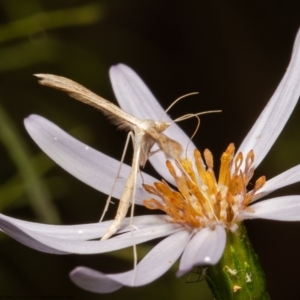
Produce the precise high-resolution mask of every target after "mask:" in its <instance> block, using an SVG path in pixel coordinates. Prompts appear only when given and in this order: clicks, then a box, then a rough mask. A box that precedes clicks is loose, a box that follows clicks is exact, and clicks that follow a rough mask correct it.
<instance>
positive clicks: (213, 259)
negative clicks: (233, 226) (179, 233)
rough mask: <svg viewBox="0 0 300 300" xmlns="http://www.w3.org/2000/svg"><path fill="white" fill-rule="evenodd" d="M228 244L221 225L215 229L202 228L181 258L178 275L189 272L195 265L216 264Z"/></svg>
mask: <svg viewBox="0 0 300 300" xmlns="http://www.w3.org/2000/svg"><path fill="white" fill-rule="evenodd" d="M225 245H226V232H225V230H224V228H223V227H222V226H221V225H217V226H216V228H215V229H214V230H212V229H210V228H208V227H206V228H204V229H202V230H200V231H199V232H198V233H197V234H196V235H195V236H194V237H193V238H192V239H191V240H190V242H189V243H188V245H187V246H186V249H185V250H184V252H183V254H182V257H181V259H180V266H179V270H178V272H177V274H176V275H177V276H178V277H179V276H181V275H183V274H185V273H187V272H189V271H190V270H191V269H192V268H193V267H195V266H201V265H215V264H216V263H218V261H219V260H220V258H221V257H222V254H223V251H224V248H225Z"/></svg>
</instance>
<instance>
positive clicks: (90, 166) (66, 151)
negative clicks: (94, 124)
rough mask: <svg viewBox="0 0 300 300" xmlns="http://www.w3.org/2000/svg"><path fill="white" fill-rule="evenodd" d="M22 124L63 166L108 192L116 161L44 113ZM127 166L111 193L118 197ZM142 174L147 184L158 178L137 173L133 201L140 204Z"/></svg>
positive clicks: (142, 196) (124, 180) (74, 174)
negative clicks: (85, 142) (71, 134)
mask: <svg viewBox="0 0 300 300" xmlns="http://www.w3.org/2000/svg"><path fill="white" fill-rule="evenodd" d="M24 124H25V127H26V129H27V131H28V133H29V134H30V136H31V137H32V139H33V140H34V141H35V142H36V143H37V144H38V146H39V147H40V148H41V149H42V150H43V151H44V152H45V153H46V154H47V155H48V156H50V157H51V158H52V159H53V160H54V161H55V162H56V163H57V164H58V165H60V166H61V167H62V168H63V169H65V170H66V171H67V172H69V173H70V174H72V175H73V176H75V177H76V178H78V179H79V180H81V181H83V182H84V183H86V184H88V185H90V186H91V187H93V188H94V189H96V190H98V191H100V192H103V193H105V194H107V195H108V194H110V193H111V189H112V186H113V182H114V180H115V178H116V176H117V174H116V173H117V170H118V168H119V166H120V162H119V161H117V160H115V159H113V158H111V157H109V156H107V155H105V154H103V153H101V152H99V151H96V150H94V149H93V148H90V147H89V146H87V145H85V144H83V143H81V142H80V141H78V140H76V139H74V138H73V137H72V136H70V135H69V134H67V133H66V132H64V131H63V130H62V129H60V128H59V127H58V126H56V125H55V124H53V123H51V122H50V121H48V120H47V119H45V118H43V117H40V116H37V115H30V116H29V117H28V118H26V119H25V120H24ZM130 169H131V167H129V166H128V165H126V164H123V166H122V170H121V172H120V174H119V176H118V181H117V184H116V186H115V188H114V190H113V192H112V195H113V197H115V198H120V196H121V194H122V191H123V188H124V185H125V182H126V180H127V178H128V174H129V172H130ZM142 177H143V179H144V182H145V183H147V184H152V183H153V182H155V181H157V180H155V178H153V177H151V176H149V175H147V174H145V173H143V174H142V176H137V188H136V200H135V203H136V204H142V201H143V200H145V199H147V198H149V194H148V193H147V192H146V191H145V190H144V189H143V187H142Z"/></svg>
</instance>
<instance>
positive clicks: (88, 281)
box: [70, 267, 123, 294]
mask: <svg viewBox="0 0 300 300" xmlns="http://www.w3.org/2000/svg"><path fill="white" fill-rule="evenodd" d="M106 276H107V275H106V274H103V273H100V272H98V271H95V270H93V269H89V268H86V267H77V268H76V269H74V270H73V271H72V272H71V273H70V278H71V280H72V281H73V282H74V283H75V284H76V285H78V286H79V287H80V288H82V289H84V290H87V291H89V292H94V293H101V294H108V293H112V292H115V291H117V290H119V289H120V288H121V287H123V284H121V283H119V282H117V281H114V280H111V279H110V278H109V277H106Z"/></svg>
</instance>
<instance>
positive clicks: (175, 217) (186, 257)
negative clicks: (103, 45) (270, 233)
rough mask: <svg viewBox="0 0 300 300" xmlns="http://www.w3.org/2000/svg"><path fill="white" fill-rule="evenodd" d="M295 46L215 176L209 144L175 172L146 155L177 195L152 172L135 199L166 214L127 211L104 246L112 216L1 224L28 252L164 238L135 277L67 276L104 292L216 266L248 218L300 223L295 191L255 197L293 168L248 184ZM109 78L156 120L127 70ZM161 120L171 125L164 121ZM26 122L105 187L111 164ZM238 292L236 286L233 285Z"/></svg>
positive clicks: (40, 122) (39, 139) (282, 96)
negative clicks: (173, 271) (270, 92)
mask: <svg viewBox="0 0 300 300" xmlns="http://www.w3.org/2000/svg"><path fill="white" fill-rule="evenodd" d="M299 43H300V33H298V35H297V37H296V42H295V45H294V50H293V55H292V58H291V62H290V64H289V66H288V69H287V71H286V73H285V75H284V77H283V79H282V81H281V83H280V84H279V86H278V88H277V90H276V91H275V93H274V95H273V96H272V98H271V99H270V101H269V103H268V104H267V106H266V108H265V109H264V110H263V112H262V113H261V115H260V116H259V118H258V120H257V121H256V123H255V124H254V126H253V128H252V129H251V130H250V132H249V133H248V135H247V136H246V138H245V140H244V141H243V143H242V145H241V146H240V148H239V149H238V151H237V152H236V154H235V155H234V146H233V144H231V145H229V147H228V148H227V150H226V151H225V152H224V154H223V156H222V159H221V167H220V172H219V176H218V179H217V178H216V176H215V174H214V172H213V160H212V154H211V153H210V152H209V151H208V150H206V151H205V152H204V162H205V164H206V167H205V166H204V165H203V163H202V161H201V158H200V152H198V151H197V150H195V147H194V146H193V145H191V146H190V147H189V148H188V149H189V150H188V154H187V158H185V159H182V160H181V161H180V162H179V163H178V167H179V170H180V171H179V170H178V168H177V169H175V168H174V166H173V165H172V163H170V162H168V163H167V168H164V165H165V158H164V156H163V154H156V155H153V156H152V157H150V162H151V164H152V165H153V166H154V167H155V169H156V170H157V172H158V173H159V174H160V175H161V176H163V178H165V180H166V181H168V182H170V183H171V184H173V185H175V186H177V187H178V191H175V190H173V189H172V188H171V187H169V185H168V184H167V183H166V181H163V182H160V183H157V182H156V181H157V180H156V179H154V178H153V177H151V176H149V175H147V174H143V178H144V182H145V183H147V185H144V186H143V185H142V182H141V180H140V177H138V182H137V190H136V199H135V204H137V205H142V204H144V205H146V206H147V207H148V208H158V209H161V210H163V211H165V212H166V214H165V215H151V216H137V217H134V219H133V224H134V226H135V229H134V230H133V231H131V227H130V226H129V223H130V220H129V218H127V219H125V220H124V222H123V224H122V226H121V228H120V229H119V230H118V232H117V233H118V235H116V236H114V237H112V238H110V239H109V240H105V241H101V242H100V241H99V240H98V239H99V238H100V237H101V236H102V235H103V234H104V233H105V232H106V230H107V228H108V227H109V225H110V224H111V222H112V221H107V222H102V223H94V224H85V225H74V226H55V225H43V224H37V223H31V222H25V221H21V220H17V219H13V218H10V217H7V216H4V215H0V228H1V230H2V231H4V232H5V233H6V234H8V235H10V236H11V237H13V238H15V239H16V240H18V241H19V242H21V243H23V244H25V245H27V246H29V247H31V248H34V249H37V250H39V251H43V252H48V253H54V254H70V253H77V254H96V253H103V252H108V251H114V250H117V249H122V248H125V247H128V246H131V245H132V244H133V243H135V244H140V243H143V242H146V241H149V240H152V239H156V238H162V237H165V238H164V239H163V240H162V241H161V242H159V243H158V244H157V245H156V246H155V247H154V248H153V249H152V250H151V251H150V252H149V253H148V254H147V255H146V256H145V257H144V258H143V259H142V260H141V262H140V263H139V264H138V265H137V268H136V270H135V276H134V278H135V279H134V282H132V278H133V273H134V271H133V270H132V271H128V272H125V273H119V274H103V273H100V272H98V271H95V270H92V269H89V268H85V267H78V268H76V269H75V270H73V271H72V272H71V274H70V276H71V279H72V280H73V282H75V283H76V284H77V285H78V286H80V287H81V288H83V289H86V290H88V291H92V292H97V293H109V292H112V291H115V290H117V289H119V288H121V287H122V286H124V285H125V286H141V285H145V284H148V283H150V282H152V281H154V280H155V279H157V278H158V277H159V276H161V275H162V274H164V273H165V272H166V271H167V270H168V269H169V268H170V267H171V266H172V264H173V263H174V262H175V261H176V260H177V259H178V258H179V257H181V258H180V266H179V270H178V273H177V274H178V275H182V274H184V273H186V272H189V271H190V270H191V269H192V268H193V267H194V266H198V265H214V264H216V263H218V261H219V260H220V258H221V256H222V254H223V250H224V247H225V244H226V234H228V232H234V231H236V230H237V228H238V227H239V225H240V222H241V221H243V220H245V219H255V218H264V219H272V220H280V221H300V196H299V195H293V196H284V197H277V198H269V199H266V200H264V201H261V202H257V200H259V199H261V198H262V197H264V196H266V195H267V194H269V193H271V192H273V191H274V190H276V189H279V188H281V187H284V186H287V185H290V184H292V183H295V182H298V181H300V165H298V166H296V167H294V168H292V169H290V170H287V171H286V172H284V173H282V174H280V175H278V176H276V177H274V178H272V179H271V180H268V181H266V180H265V178H264V177H261V178H258V179H257V180H256V183H255V184H254V188H253V189H252V190H250V191H249V190H247V184H248V183H249V181H250V179H251V178H252V177H253V173H254V169H255V168H256V167H258V165H259V164H260V162H261V161H262V160H263V159H264V157H265V156H266V154H267V153H268V151H269V150H270V148H271V147H272V145H273V143H274V142H275V140H276V139H277V137H278V135H279V134H280V132H281V130H282V129H283V127H284V125H285V123H286V122H287V120H288V119H289V116H290V115H291V113H292V111H293V109H294V107H295V105H296V103H297V101H298V97H299V95H300V45H299ZM110 76H111V81H112V85H113V89H114V92H115V94H116V97H117V99H118V101H119V104H120V106H121V107H122V108H123V109H124V110H125V111H127V112H129V113H131V114H132V115H134V116H136V117H139V118H141V119H154V120H155V119H156V117H157V116H161V115H163V109H162V108H161V106H160V105H159V104H158V102H157V101H156V100H155V98H154V97H153V95H152V94H151V92H150V91H149V90H148V88H147V87H146V85H145V84H144V83H143V81H142V80H141V79H140V78H139V77H138V75H137V74H136V73H135V72H134V71H133V70H131V69H130V68H128V67H127V66H125V65H117V66H114V67H112V68H111V70H110ZM141 101H143V102H142V103H143V104H142V105H141V104H140V103H141ZM164 120H165V121H169V119H168V118H167V117H165V119H164ZM25 126H26V129H27V131H28V132H29V134H30V135H31V137H32V138H33V139H34V141H35V142H36V143H37V144H38V145H39V146H40V148H41V149H42V150H43V151H44V152H46V153H47V154H48V155H49V156H50V157H51V158H52V159H53V160H54V161H55V162H56V163H57V164H59V165H60V166H61V167H63V168H64V169H65V170H67V171H68V172H69V173H71V174H72V175H74V176H75V177H77V178H78V179H79V180H81V181H83V182H85V183H86V184H88V185H90V186H92V187H93V188H95V189H97V190H99V191H101V192H103V193H106V194H109V193H110V189H111V186H112V183H113V181H114V179H115V176H116V174H115V170H117V169H118V167H119V162H118V161H116V160H114V159H112V158H110V157H108V156H106V155H104V154H102V153H101V152H98V151H95V150H94V149H92V148H90V147H88V146H87V145H85V144H83V143H81V142H79V141H77V140H75V139H74V138H73V137H71V136H69V135H68V134H67V133H65V132H64V131H62V130H61V129H60V128H59V127H57V126H56V125H54V124H53V123H51V122H49V121H47V120H46V119H44V118H42V117H40V116H36V115H31V116H30V117H28V118H27V119H26V120H25ZM166 133H167V135H169V136H170V137H172V138H176V140H177V141H179V142H180V143H181V144H182V145H183V146H186V145H187V144H188V141H189V138H188V137H187V136H186V135H185V134H184V133H183V132H182V130H181V129H180V128H179V127H178V126H177V125H176V124H173V125H172V126H170V128H169V129H167V131H166ZM129 171H130V167H129V166H126V165H124V167H123V168H122V171H121V174H120V175H119V177H120V180H118V183H117V185H116V188H115V189H114V191H113V197H115V198H119V197H120V196H121V193H122V188H123V186H124V184H125V181H126V177H127V174H128V173H129ZM170 173H171V174H170ZM148 192H150V193H151V194H153V197H152V196H150V194H149V193H148ZM151 197H152V198H151ZM145 200H146V201H145ZM133 236H134V238H133ZM239 288H240V287H238V286H235V289H236V290H239Z"/></svg>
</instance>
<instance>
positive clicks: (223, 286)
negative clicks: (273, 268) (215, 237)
mask: <svg viewBox="0 0 300 300" xmlns="http://www.w3.org/2000/svg"><path fill="white" fill-rule="evenodd" d="M207 274H208V275H207V282H208V285H209V287H210V289H211V290H212V292H213V295H214V298H215V299H217V300H268V299H270V297H269V295H268V293H267V292H266V279H265V275H264V272H263V270H262V268H261V265H260V263H259V259H258V256H257V255H256V254H255V253H254V250H253V247H252V245H251V242H250V240H249V238H248V235H247V231H246V228H245V227H244V224H243V223H240V224H239V228H238V229H237V230H236V231H235V232H230V231H229V232H228V233H227V242H226V247H225V250H224V253H223V256H222V258H221V260H220V261H219V262H218V264H217V265H215V266H210V267H209V268H208V273H207Z"/></svg>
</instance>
